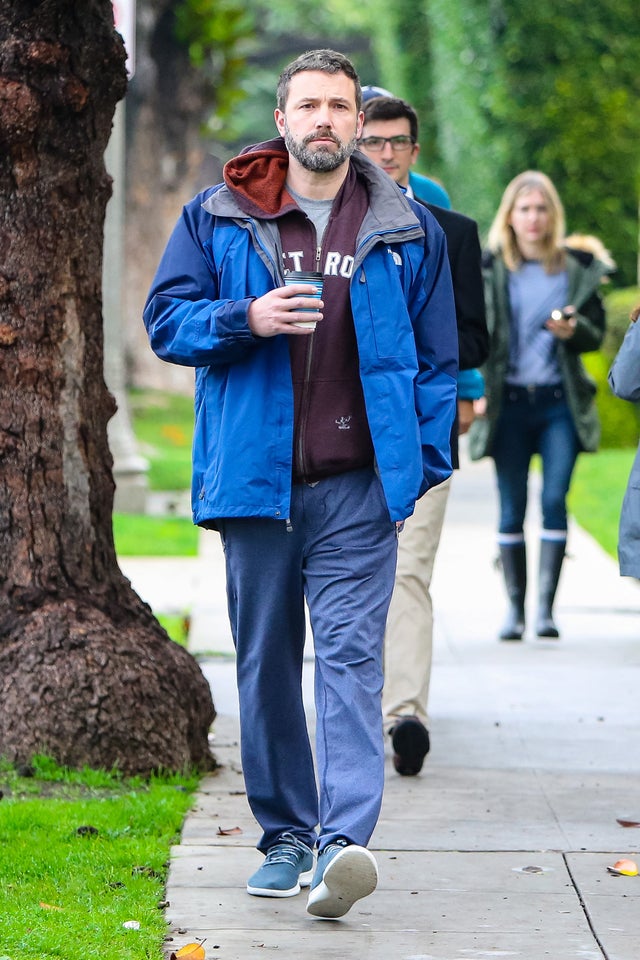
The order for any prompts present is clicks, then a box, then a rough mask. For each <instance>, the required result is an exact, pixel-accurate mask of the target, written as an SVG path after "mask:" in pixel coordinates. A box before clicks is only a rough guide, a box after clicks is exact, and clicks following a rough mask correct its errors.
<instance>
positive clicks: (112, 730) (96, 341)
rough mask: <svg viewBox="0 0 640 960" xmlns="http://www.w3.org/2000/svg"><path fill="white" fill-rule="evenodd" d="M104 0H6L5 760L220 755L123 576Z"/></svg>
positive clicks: (0, 593) (116, 51)
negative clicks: (107, 293) (109, 318)
mask: <svg viewBox="0 0 640 960" xmlns="http://www.w3.org/2000/svg"><path fill="white" fill-rule="evenodd" d="M125 86H126V76H125V69H124V50H123V47H122V43H121V41H120V38H119V36H118V35H117V34H116V33H115V32H114V29H113V13H112V6H111V2H110V0H83V2H82V3H77V2H76V0H39V2H38V0H13V2H11V0H2V3H1V4H0V756H4V757H6V758H8V759H10V760H12V761H16V762H28V760H29V759H30V758H31V757H32V756H33V754H34V753H36V752H44V753H46V754H49V755H51V756H53V757H55V758H56V759H57V760H58V761H59V762H61V763H64V764H68V765H70V766H80V765H83V764H89V765H91V766H105V767H109V768H110V767H112V766H113V765H117V766H118V767H119V768H120V769H121V770H122V771H123V772H125V773H147V772H149V771H151V770H153V769H157V768H160V767H164V768H170V769H180V768H182V767H184V766H187V765H192V764H196V765H199V766H201V767H208V766H211V765H212V763H213V759H212V757H211V754H210V752H209V747H208V730H209V726H210V723H211V721H212V720H213V718H214V715H215V712H214V708H213V703H212V701H211V694H210V691H209V687H208V684H207V682H206V680H205V679H204V677H203V675H202V673H201V671H200V669H199V667H198V665H197V664H196V662H195V660H194V659H193V658H192V657H191V656H190V655H189V654H188V653H187V652H186V651H184V650H183V649H182V648H181V647H179V646H178V645H177V644H174V643H172V641H170V640H169V638H168V637H167V635H166V633H165V632H164V630H163V629H162V628H161V627H160V625H159V624H158V623H157V621H156V620H155V619H154V617H153V615H152V613H151V611H150V609H149V608H148V607H147V606H146V604H144V603H143V602H142V601H141V600H140V599H139V597H138V596H137V595H136V594H135V593H134V592H133V590H132V589H131V586H130V584H129V581H128V580H127V579H126V578H125V577H124V576H123V575H122V573H121V572H120V570H119V568H118V565H117V560H116V555H115V550H114V544H113V535H112V526H111V511H112V505H113V492H114V485H113V480H112V475H111V456H110V453H109V449H108V445H107V421H108V419H109V418H110V417H111V416H112V414H113V412H114V406H113V400H112V398H111V396H110V395H109V393H108V392H107V389H106V387H105V383H104V379H103V373H102V361H103V351H102V314H101V272H102V235H103V222H104V213H105V206H106V203H107V200H108V197H109V194H110V183H109V179H108V177H107V175H106V173H105V168H104V162H103V154H104V150H105V146H106V144H107V140H108V137H109V134H110V130H111V121H112V117H113V112H114V108H115V105H116V103H117V101H118V100H119V99H120V98H121V97H122V96H123V95H124V92H125Z"/></svg>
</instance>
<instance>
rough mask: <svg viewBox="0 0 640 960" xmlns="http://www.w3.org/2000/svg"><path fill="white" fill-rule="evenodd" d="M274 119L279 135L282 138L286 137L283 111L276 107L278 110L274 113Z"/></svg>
mask: <svg viewBox="0 0 640 960" xmlns="http://www.w3.org/2000/svg"><path fill="white" fill-rule="evenodd" d="M273 118H274V120H275V121H276V127H277V129H278V133H279V134H280V136H281V137H284V123H285V120H284V113H283V112H282V110H278V108H277V107H276V109H275V110H274V111H273Z"/></svg>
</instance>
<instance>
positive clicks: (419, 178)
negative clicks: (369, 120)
mask: <svg viewBox="0 0 640 960" xmlns="http://www.w3.org/2000/svg"><path fill="white" fill-rule="evenodd" d="M374 97H392V98H393V94H392V93H390V92H389V91H388V90H385V89H384V88H383V87H374V86H372V85H371V84H368V85H367V86H366V87H363V88H362V102H363V103H368V102H369V100H373V98H374ZM409 186H410V187H411V190H412V193H411V194H410V196H414V197H415V199H416V200H422V202H423V203H435V204H436V205H437V206H438V207H445V208H446V209H447V210H450V209H451V200H450V199H449V194H448V193H447V191H446V190H445V188H444V187H443V186H442V184H441V183H438V182H437V181H436V180H433V179H432V178H431V177H425V176H424V174H422V173H416V171H415V170H409Z"/></svg>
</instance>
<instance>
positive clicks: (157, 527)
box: [0, 513, 199, 960]
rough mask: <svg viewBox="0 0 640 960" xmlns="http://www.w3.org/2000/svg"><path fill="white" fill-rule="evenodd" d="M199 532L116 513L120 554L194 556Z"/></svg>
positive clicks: (182, 523)
mask: <svg viewBox="0 0 640 960" xmlns="http://www.w3.org/2000/svg"><path fill="white" fill-rule="evenodd" d="M198 535H199V530H198V527H194V525H193V523H192V522H191V520H188V519H187V518H185V517H149V516H143V515H141V514H131V513H114V515H113V536H114V539H115V544H116V553H117V554H118V556H120V557H195V556H197V553H198ZM0 960H2V958H1V957H0Z"/></svg>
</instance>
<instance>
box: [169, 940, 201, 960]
mask: <svg viewBox="0 0 640 960" xmlns="http://www.w3.org/2000/svg"><path fill="white" fill-rule="evenodd" d="M203 943H204V940H201V941H200V943H188V944H187V945H186V946H185V947H180V949H179V950H178V951H176V953H172V954H171V958H170V960H205V952H204V947H203V946H202V944H203Z"/></svg>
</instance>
